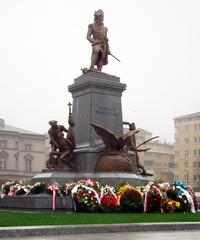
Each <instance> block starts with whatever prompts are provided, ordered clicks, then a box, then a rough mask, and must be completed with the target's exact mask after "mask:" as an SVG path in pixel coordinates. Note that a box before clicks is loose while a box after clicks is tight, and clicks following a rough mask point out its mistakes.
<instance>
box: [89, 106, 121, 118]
mask: <svg viewBox="0 0 200 240" xmlns="http://www.w3.org/2000/svg"><path fill="white" fill-rule="evenodd" d="M94 112H95V114H97V115H102V116H115V117H117V116H119V113H118V112H117V110H116V108H112V107H98V108H97V109H95V110H94Z"/></svg>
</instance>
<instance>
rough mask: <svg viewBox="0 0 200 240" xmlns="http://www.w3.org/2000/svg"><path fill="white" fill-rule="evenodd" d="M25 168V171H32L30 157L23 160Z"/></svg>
mask: <svg viewBox="0 0 200 240" xmlns="http://www.w3.org/2000/svg"><path fill="white" fill-rule="evenodd" d="M25 170H26V171H27V172H29V171H32V160H30V159H26V160H25Z"/></svg>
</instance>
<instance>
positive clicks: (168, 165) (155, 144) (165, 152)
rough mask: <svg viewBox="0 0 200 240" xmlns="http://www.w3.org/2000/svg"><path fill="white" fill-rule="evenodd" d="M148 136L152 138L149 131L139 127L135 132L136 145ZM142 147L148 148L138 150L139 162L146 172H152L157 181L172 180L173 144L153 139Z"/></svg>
mask: <svg viewBox="0 0 200 240" xmlns="http://www.w3.org/2000/svg"><path fill="white" fill-rule="evenodd" d="M150 138H152V133H151V132H148V131H146V130H144V129H140V132H139V133H138V134H136V142H137V145H139V144H141V143H142V142H144V141H146V140H148V139H150ZM141 148H142V147H141ZM143 148H150V150H148V151H146V152H139V162H140V164H141V165H143V166H144V168H145V170H146V172H147V173H151V174H153V176H154V178H155V180H156V181H158V182H172V181H173V180H174V173H173V169H174V145H172V144H168V143H161V142H159V141H158V140H153V141H149V142H148V143H147V144H145V145H144V146H143Z"/></svg>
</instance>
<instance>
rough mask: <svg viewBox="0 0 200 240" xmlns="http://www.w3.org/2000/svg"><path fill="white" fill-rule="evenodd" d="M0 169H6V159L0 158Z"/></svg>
mask: <svg viewBox="0 0 200 240" xmlns="http://www.w3.org/2000/svg"><path fill="white" fill-rule="evenodd" d="M0 169H6V157H4V156H0Z"/></svg>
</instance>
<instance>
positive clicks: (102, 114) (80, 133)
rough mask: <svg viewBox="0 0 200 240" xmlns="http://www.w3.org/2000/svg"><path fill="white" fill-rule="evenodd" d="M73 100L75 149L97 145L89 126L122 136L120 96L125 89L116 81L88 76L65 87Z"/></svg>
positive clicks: (98, 140) (81, 77) (110, 77)
mask: <svg viewBox="0 0 200 240" xmlns="http://www.w3.org/2000/svg"><path fill="white" fill-rule="evenodd" d="M68 89H69V92H71V93H72V97H73V117H74V120H75V136H76V143H77V148H78V149H79V148H82V147H91V146H92V147H93V146H95V145H96V144H98V143H99V142H101V141H100V139H99V137H98V136H97V134H96V133H95V131H94V129H93V127H92V126H91V125H90V124H91V123H96V124H100V125H103V126H105V127H106V128H108V129H110V130H112V131H113V132H115V133H116V134H119V135H123V125H122V106H121V96H122V92H123V91H124V90H125V89H126V85H125V84H122V83H120V79H119V77H116V76H112V75H108V74H105V73H96V72H88V73H86V74H83V75H81V76H80V77H78V78H76V79H75V80H74V84H72V85H70V86H69V87H68Z"/></svg>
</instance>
